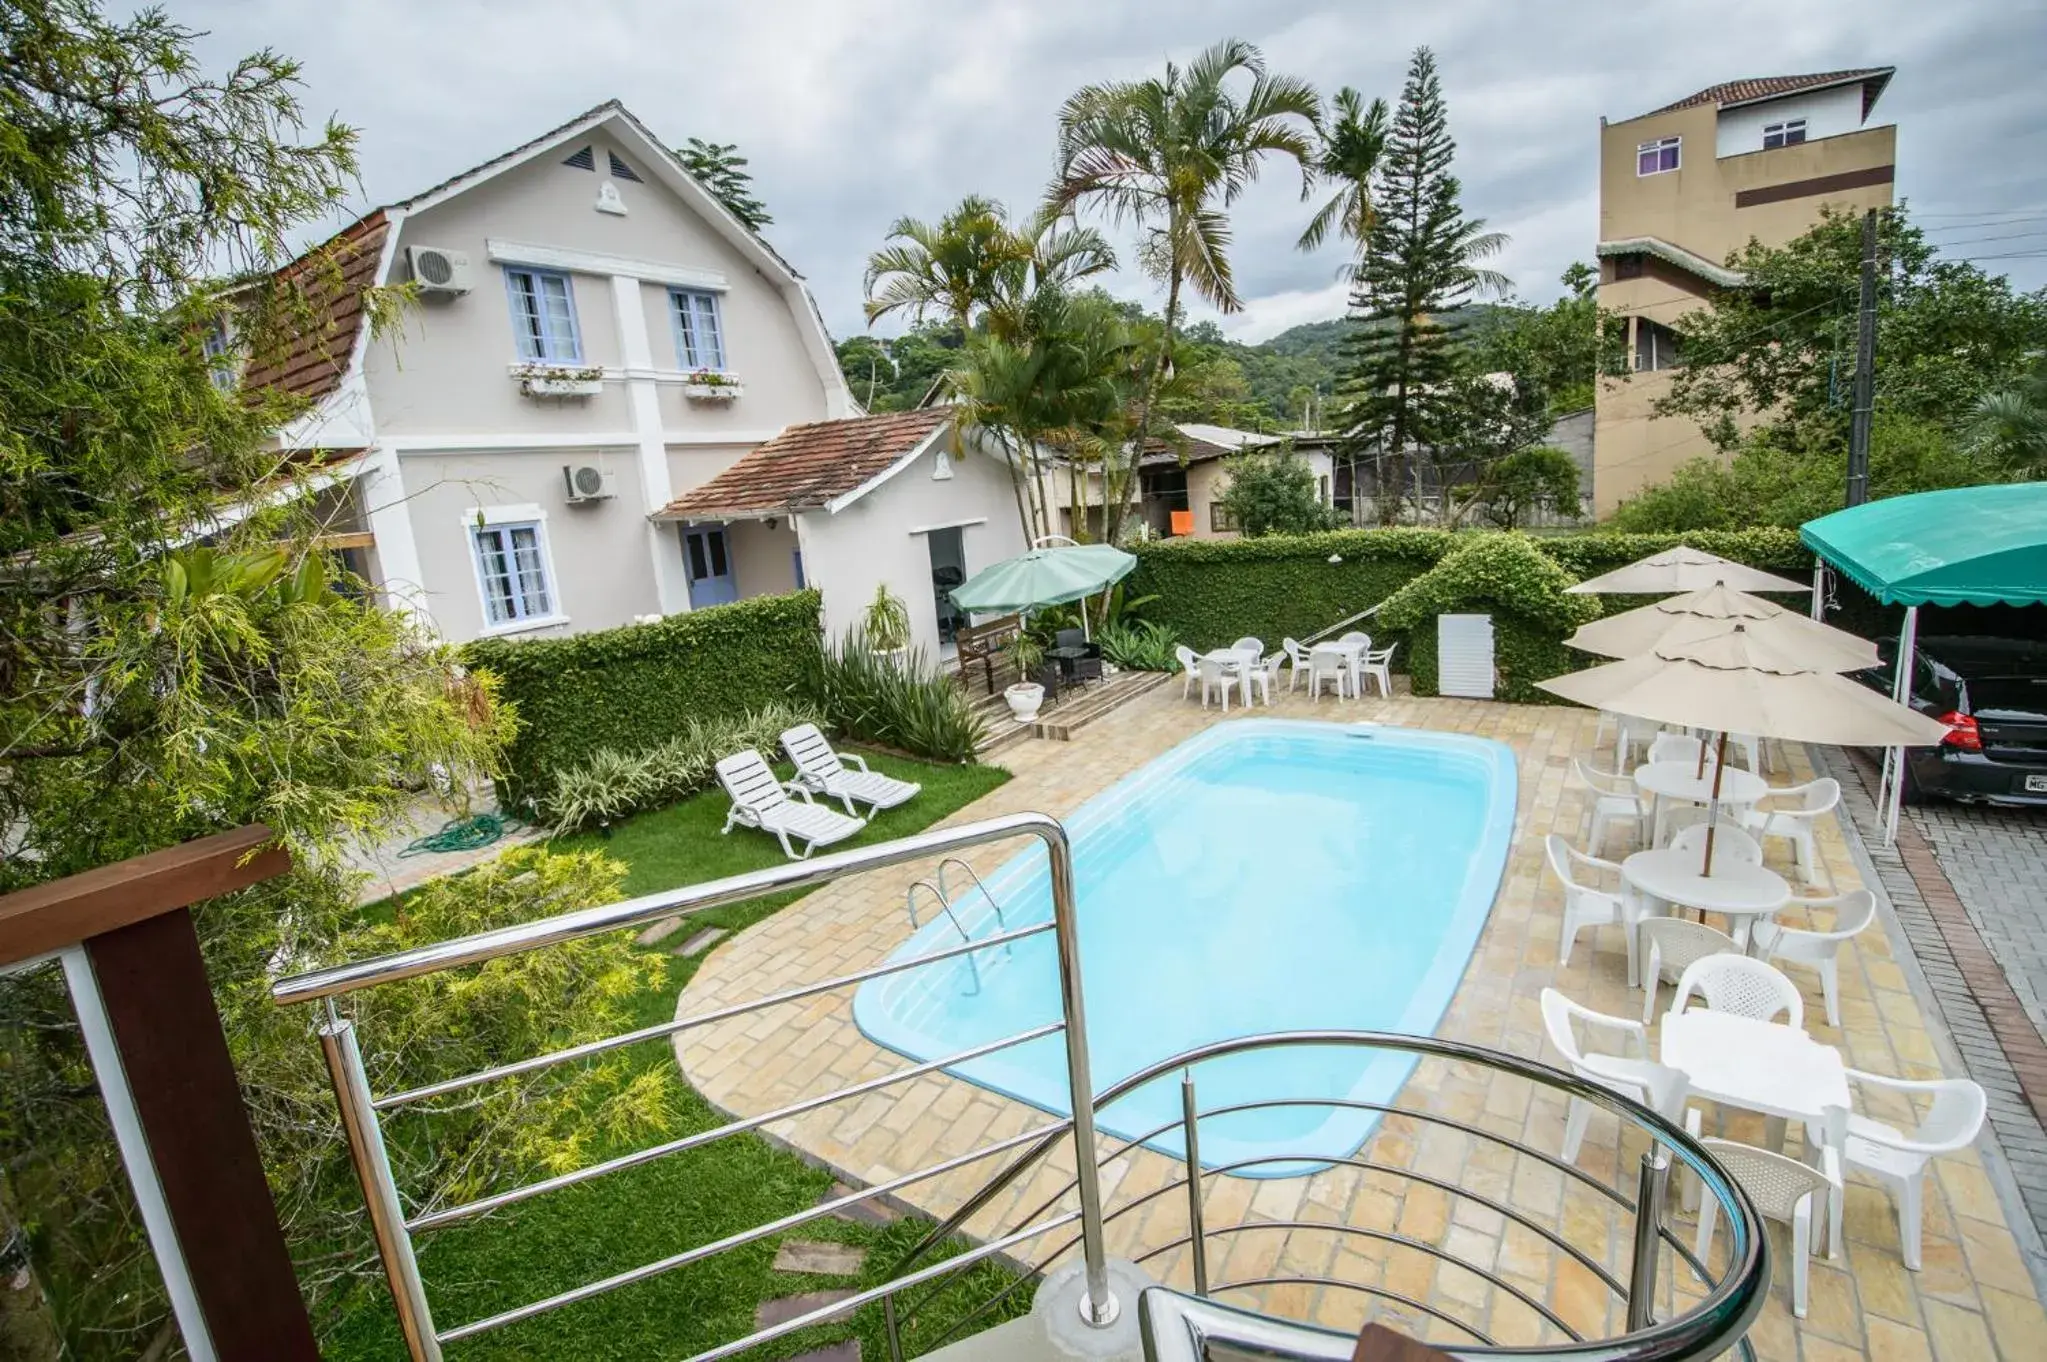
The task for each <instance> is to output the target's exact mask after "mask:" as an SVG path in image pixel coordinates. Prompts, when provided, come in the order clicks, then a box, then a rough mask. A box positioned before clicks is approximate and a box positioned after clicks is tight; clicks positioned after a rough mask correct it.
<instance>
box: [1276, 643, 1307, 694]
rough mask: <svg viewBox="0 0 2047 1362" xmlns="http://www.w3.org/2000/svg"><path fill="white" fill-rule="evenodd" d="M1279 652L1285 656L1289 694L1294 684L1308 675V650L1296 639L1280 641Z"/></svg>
mask: <svg viewBox="0 0 2047 1362" xmlns="http://www.w3.org/2000/svg"><path fill="white" fill-rule="evenodd" d="M1279 650H1280V651H1281V652H1282V653H1285V654H1286V662H1287V674H1286V688H1287V690H1288V691H1289V692H1291V691H1292V690H1293V688H1294V684H1295V683H1296V682H1298V681H1299V680H1300V679H1301V678H1302V677H1303V676H1306V675H1307V674H1308V650H1307V649H1306V648H1305V647H1303V646H1302V645H1301V643H1300V641H1299V640H1298V639H1292V638H1283V639H1281V640H1280V641H1279Z"/></svg>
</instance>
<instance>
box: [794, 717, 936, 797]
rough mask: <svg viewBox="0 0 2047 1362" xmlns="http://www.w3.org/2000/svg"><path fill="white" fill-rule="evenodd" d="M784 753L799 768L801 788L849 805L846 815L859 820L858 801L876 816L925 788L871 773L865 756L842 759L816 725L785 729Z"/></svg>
mask: <svg viewBox="0 0 2047 1362" xmlns="http://www.w3.org/2000/svg"><path fill="white" fill-rule="evenodd" d="M782 751H783V752H785V753H786V754H788V757H789V760H790V761H791V762H793V763H794V764H795V766H796V782H795V783H796V784H797V785H799V786H801V787H802V788H804V789H806V790H809V791H811V792H812V793H814V794H821V795H823V796H824V797H825V798H827V799H836V800H838V801H839V802H840V803H841V804H843V805H845V807H846V812H847V813H849V814H852V815H854V816H855V817H857V816H859V813H860V810H858V809H856V808H854V807H853V805H854V801H856V800H857V801H859V802H860V803H862V804H865V805H867V808H868V812H870V813H873V812H876V811H878V810H881V809H893V808H894V807H896V805H898V804H906V803H908V802H909V801H910V800H912V799H915V798H916V797H917V795H918V793H919V792H920V791H922V790H923V788H924V787H923V786H922V785H919V784H917V783H916V782H915V781H909V780H897V779H896V778H895V777H894V776H889V775H883V774H882V773H881V772H879V771H871V770H869V769H868V767H867V760H866V758H864V757H860V756H857V755H856V756H849V757H842V756H840V755H839V754H838V752H836V751H834V750H833V748H832V745H831V743H830V741H828V740H827V739H826V738H825V735H824V734H823V733H821V732H819V731H818V727H817V725H816V724H798V725H797V726H796V727H794V728H790V729H784V730H783V732H782Z"/></svg>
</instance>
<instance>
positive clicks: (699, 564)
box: [682, 525, 739, 610]
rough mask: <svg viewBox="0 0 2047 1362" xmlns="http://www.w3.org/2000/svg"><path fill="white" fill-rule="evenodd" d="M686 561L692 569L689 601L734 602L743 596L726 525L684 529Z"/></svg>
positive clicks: (693, 604)
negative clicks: (728, 549)
mask: <svg viewBox="0 0 2047 1362" xmlns="http://www.w3.org/2000/svg"><path fill="white" fill-rule="evenodd" d="M682 563H683V567H684V569H685V570H687V571H688V573H689V605H690V609H692V610H701V609H703V608H704V607H705V606H707V605H730V604H732V602H734V601H736V600H738V599H739V581H738V579H737V578H735V577H734V576H733V575H732V555H731V554H730V553H728V552H727V551H726V544H725V527H724V526H723V525H703V526H693V527H690V528H687V529H685V530H683V532H682Z"/></svg>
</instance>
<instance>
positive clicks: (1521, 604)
mask: <svg viewBox="0 0 2047 1362" xmlns="http://www.w3.org/2000/svg"><path fill="white" fill-rule="evenodd" d="M1577 581H1578V578H1577V577H1575V576H1574V575H1572V574H1571V573H1569V572H1566V571H1565V570H1564V569H1563V568H1561V567H1559V566H1558V565H1557V564H1556V563H1555V562H1554V561H1552V560H1551V559H1550V558H1548V557H1547V556H1545V555H1544V554H1543V553H1542V552H1541V551H1540V549H1539V548H1538V547H1537V546H1536V544H1535V542H1534V541H1533V540H1530V539H1527V538H1525V537H1523V536H1521V535H1518V534H1488V535H1475V536H1472V537H1471V538H1469V539H1467V540H1466V541H1465V542H1464V543H1462V544H1461V545H1460V546H1459V547H1458V548H1457V549H1456V550H1455V551H1454V552H1453V553H1451V554H1450V555H1449V556H1448V557H1446V558H1445V559H1444V560H1443V561H1442V562H1440V563H1438V564H1437V565H1436V566H1435V567H1433V568H1431V569H1430V570H1429V571H1427V572H1425V573H1423V574H1422V575H1421V576H1419V577H1417V578H1415V579H1414V580H1413V581H1412V582H1409V583H1408V584H1407V585H1406V586H1404V587H1402V588H1401V589H1400V590H1399V591H1397V592H1395V593H1394V594H1393V596H1392V597H1391V598H1390V599H1388V600H1387V601H1386V603H1385V604H1384V605H1383V606H1381V607H1380V609H1379V615H1378V618H1377V623H1380V624H1383V625H1384V626H1385V627H1386V628H1388V629H1391V630H1396V631H1399V632H1403V633H1405V634H1406V635H1407V637H1408V657H1409V661H1408V673H1409V675H1410V676H1411V677H1412V678H1413V681H1414V692H1415V694H1417V695H1434V694H1436V693H1437V671H1436V663H1437V659H1436V628H1435V621H1436V617H1437V616H1439V615H1448V614H1461V613H1467V612H1468V613H1473V614H1489V615H1491V616H1492V617H1493V663H1494V667H1495V669H1496V670H1497V671H1498V673H1499V687H1498V691H1497V694H1498V697H1499V698H1500V699H1502V700H1521V701H1531V700H1532V701H1546V700H1550V699H1552V698H1553V697H1551V696H1550V695H1549V693H1548V692H1546V691H1541V690H1537V689H1536V687H1535V683H1536V682H1537V681H1540V680H1542V679H1543V678H1545V677H1550V676H1555V675H1557V674H1558V673H1559V672H1566V671H1570V670H1572V669H1574V668H1575V667H1578V666H1582V665H1584V663H1585V660H1586V659H1585V658H1584V656H1583V655H1582V654H1579V653H1576V652H1574V651H1572V650H1571V649H1569V648H1566V647H1565V646H1564V643H1563V640H1564V639H1565V638H1566V637H1567V636H1568V635H1569V634H1570V633H1571V632H1572V631H1573V630H1575V629H1576V628H1577V627H1578V626H1579V625H1581V624H1589V623H1591V622H1592V621H1593V620H1596V619H1598V618H1599V615H1600V604H1599V598H1598V597H1596V596H1573V595H1570V594H1569V593H1568V592H1567V591H1566V590H1565V588H1566V587H1569V586H1571V585H1573V584H1574V583H1576V582H1577Z"/></svg>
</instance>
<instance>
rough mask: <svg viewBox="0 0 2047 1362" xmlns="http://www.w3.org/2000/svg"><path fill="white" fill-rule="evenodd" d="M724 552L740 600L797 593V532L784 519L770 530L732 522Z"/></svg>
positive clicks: (763, 524)
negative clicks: (727, 557) (791, 592)
mask: <svg viewBox="0 0 2047 1362" xmlns="http://www.w3.org/2000/svg"><path fill="white" fill-rule="evenodd" d="M677 533H680V531H677ZM725 549H726V552H727V553H729V554H731V556H732V575H733V580H734V582H735V584H736V585H737V586H738V588H739V598H740V599H741V600H745V599H746V598H747V597H748V596H774V595H781V594H783V593H786V592H790V591H794V590H795V589H796V528H795V526H793V525H791V524H790V523H789V520H788V518H787V517H777V518H776V520H775V528H774V529H772V530H771V529H769V528H768V527H767V523H766V522H765V521H760V520H735V521H733V522H732V523H730V524H729V525H727V526H726V527H725Z"/></svg>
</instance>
